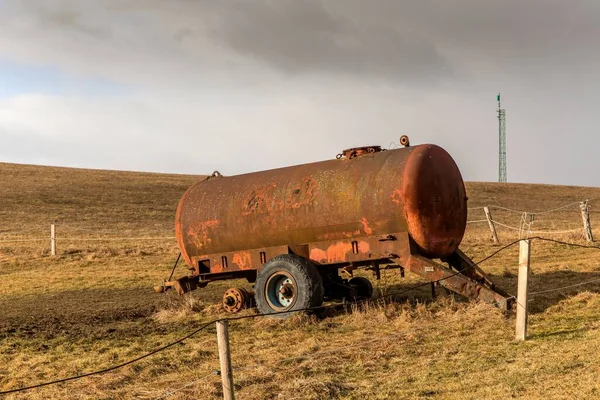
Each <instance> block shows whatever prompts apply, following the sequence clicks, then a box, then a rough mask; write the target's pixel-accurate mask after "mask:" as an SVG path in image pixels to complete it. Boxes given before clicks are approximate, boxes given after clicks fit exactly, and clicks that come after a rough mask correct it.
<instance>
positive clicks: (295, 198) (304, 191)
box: [286, 177, 319, 209]
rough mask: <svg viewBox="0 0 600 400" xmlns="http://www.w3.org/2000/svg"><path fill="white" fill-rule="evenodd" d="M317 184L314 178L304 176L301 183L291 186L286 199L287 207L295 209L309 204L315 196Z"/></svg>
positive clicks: (317, 188) (317, 189)
mask: <svg viewBox="0 0 600 400" xmlns="http://www.w3.org/2000/svg"><path fill="white" fill-rule="evenodd" d="M318 191H319V184H318V182H317V181H316V180H314V179H312V178H310V177H306V178H303V179H302V183H301V184H300V185H299V186H298V187H296V188H291V190H290V193H289V194H288V198H287V201H286V206H287V207H288V208H292V209H297V208H300V207H305V206H309V205H311V204H312V203H313V202H314V200H315V198H316V197H317V194H318Z"/></svg>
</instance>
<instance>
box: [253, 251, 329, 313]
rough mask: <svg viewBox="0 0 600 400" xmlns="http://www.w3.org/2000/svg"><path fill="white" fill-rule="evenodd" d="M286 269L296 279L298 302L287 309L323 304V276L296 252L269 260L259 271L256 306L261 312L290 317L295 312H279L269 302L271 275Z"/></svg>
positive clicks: (292, 309) (255, 286)
mask: <svg viewBox="0 0 600 400" xmlns="http://www.w3.org/2000/svg"><path fill="white" fill-rule="evenodd" d="M278 271H285V272H287V273H289V274H290V275H292V277H293V278H294V280H295V281H296V296H297V299H296V303H294V305H293V306H292V307H291V308H290V309H289V310H286V311H295V310H303V309H306V308H312V307H318V306H320V305H321V304H323V296H324V293H325V290H324V289H323V278H322V277H321V274H320V273H319V270H318V269H317V267H316V266H315V264H313V263H312V262H310V261H309V260H307V259H305V258H303V257H300V256H297V255H295V254H282V255H279V256H276V257H273V258H272V259H270V260H269V261H267V262H266V263H265V264H264V265H263V266H262V268H261V269H260V270H259V271H258V275H257V277H256V283H255V284H254V289H255V292H256V294H255V299H256V308H257V309H258V311H259V312H260V313H261V314H273V313H277V314H275V315H273V317H276V318H282V319H283V318H289V317H291V316H292V315H293V314H297V313H293V312H280V311H279V312H278V311H277V310H275V309H273V308H271V306H270V305H269V303H268V302H267V293H266V286H267V281H268V279H269V277H270V276H271V275H273V274H274V273H276V272H278Z"/></svg>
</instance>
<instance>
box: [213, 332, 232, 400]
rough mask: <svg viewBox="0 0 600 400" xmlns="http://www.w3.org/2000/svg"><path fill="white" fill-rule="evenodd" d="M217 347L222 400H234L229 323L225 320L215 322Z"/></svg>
mask: <svg viewBox="0 0 600 400" xmlns="http://www.w3.org/2000/svg"><path fill="white" fill-rule="evenodd" d="M217 345H218V346H219V362H220V364H221V382H222V383H223V399H225V400H234V396H233V374H232V371H231V353H230V352H229V321H227V320H224V321H217Z"/></svg>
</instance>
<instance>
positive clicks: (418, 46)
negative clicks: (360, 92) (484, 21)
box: [211, 0, 453, 82]
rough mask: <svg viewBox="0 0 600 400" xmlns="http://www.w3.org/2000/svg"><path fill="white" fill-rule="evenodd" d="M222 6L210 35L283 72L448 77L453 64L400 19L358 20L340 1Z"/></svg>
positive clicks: (406, 77)
mask: <svg viewBox="0 0 600 400" xmlns="http://www.w3.org/2000/svg"><path fill="white" fill-rule="evenodd" d="M236 4H237V6H236V7H231V8H228V9H225V10H223V9H221V10H220V12H219V13H218V15H217V19H216V21H215V22H213V23H212V24H211V34H212V38H213V39H214V40H215V41H217V42H221V43H223V44H225V45H228V46H230V47H231V48H232V49H234V50H235V51H237V52H239V53H241V54H244V55H246V56H248V57H251V58H255V59H258V60H260V61H261V62H264V63H266V64H267V65H270V66H273V67H275V68H279V69H281V70H283V71H285V72H288V73H331V74H340V73H342V74H355V75H368V76H370V77H371V78H388V79H390V78H391V79H394V80H406V81H409V82H410V80H411V79H417V78H421V79H422V78H438V77H448V76H449V75H451V74H452V69H453V68H452V66H451V65H450V63H449V62H448V61H447V60H446V59H445V58H444V57H443V56H442V55H441V54H440V53H439V52H438V51H437V49H436V47H435V45H434V44H433V42H432V41H431V40H429V39H428V38H426V37H425V36H424V35H422V34H420V33H419V32H417V31H415V30H411V29H407V28H406V27H404V26H403V25H402V24H401V23H400V24H389V25H381V24H377V23H376V22H373V23H363V22H361V21H360V18H357V17H359V16H354V18H350V17H349V16H347V15H344V14H343V13H340V10H339V9H340V7H343V6H344V3H341V2H338V3H335V4H333V3H332V2H321V1H316V0H307V1H251V2H240V3H236Z"/></svg>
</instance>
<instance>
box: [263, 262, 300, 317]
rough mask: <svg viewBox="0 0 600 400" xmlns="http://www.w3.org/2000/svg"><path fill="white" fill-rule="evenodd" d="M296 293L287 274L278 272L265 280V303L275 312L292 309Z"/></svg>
mask: <svg viewBox="0 0 600 400" xmlns="http://www.w3.org/2000/svg"><path fill="white" fill-rule="evenodd" d="M296 293H297V290H296V286H295V282H294V280H293V278H292V276H291V275H289V274H288V273H287V272H283V271H280V272H278V273H275V274H273V275H272V276H271V277H270V278H269V279H268V280H267V284H266V294H267V296H266V297H267V302H268V303H269V305H270V306H271V307H272V308H273V309H274V310H276V311H285V310H288V309H290V308H292V306H293V305H294V304H295V303H296V298H297V296H296Z"/></svg>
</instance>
